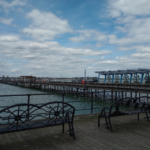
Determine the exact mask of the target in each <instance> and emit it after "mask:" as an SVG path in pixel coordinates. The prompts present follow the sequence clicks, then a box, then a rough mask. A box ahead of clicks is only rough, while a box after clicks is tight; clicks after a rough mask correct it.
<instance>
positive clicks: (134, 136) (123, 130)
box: [0, 114, 150, 150]
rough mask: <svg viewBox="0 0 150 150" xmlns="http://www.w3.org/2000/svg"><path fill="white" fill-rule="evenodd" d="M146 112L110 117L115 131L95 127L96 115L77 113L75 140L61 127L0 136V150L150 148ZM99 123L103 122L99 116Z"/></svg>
mask: <svg viewBox="0 0 150 150" xmlns="http://www.w3.org/2000/svg"><path fill="white" fill-rule="evenodd" d="M144 116H145V114H140V121H137V115H128V116H121V117H114V118H111V120H112V126H113V130H114V132H113V133H111V132H110V130H107V129H106V128H105V126H104V125H101V127H100V128H98V126H97V120H98V119H97V117H98V114H93V115H91V114H90V115H83V116H76V117H75V120H74V129H75V136H76V140H73V138H72V137H70V136H69V134H68V131H66V130H67V129H68V125H67V124H66V125H65V133H62V126H54V127H47V128H40V129H34V130H28V131H21V132H14V133H8V134H1V135H0V150H150V140H149V139H150V123H148V122H146V120H145V119H143V118H144ZM101 124H104V118H102V121H101Z"/></svg>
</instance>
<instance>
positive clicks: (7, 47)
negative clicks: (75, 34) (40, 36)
mask: <svg viewBox="0 0 150 150" xmlns="http://www.w3.org/2000/svg"><path fill="white" fill-rule="evenodd" d="M0 47H1V49H0V53H1V56H2V55H3V59H4V60H5V61H6V62H7V60H9V61H11V63H12V65H11V66H8V67H6V66H5V67H3V68H4V70H3V71H2V72H1V75H3V74H4V73H7V74H8V72H9V75H10V76H12V75H18V76H19V75H31V74H34V75H36V76H53V77H54V76H57V77H58V75H60V74H63V75H64V76H65V77H67V76H70V77H72V76H83V75H82V72H81V70H83V68H86V67H90V66H92V64H93V63H94V62H95V61H99V60H101V58H102V56H105V55H107V54H110V53H111V51H108V50H99V51H98V50H97V51H95V50H91V49H79V48H71V47H70V48H66V47H63V46H61V45H60V44H59V43H58V42H55V41H51V42H44V41H43V42H35V41H24V40H21V39H19V37H18V36H15V35H3V36H2V35H1V36H0ZM95 56H96V57H95ZM3 64H4V63H3ZM10 70H11V72H10ZM43 72H44V73H43ZM92 74H94V71H93V72H92Z"/></svg>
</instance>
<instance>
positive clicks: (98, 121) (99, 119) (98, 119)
mask: <svg viewBox="0 0 150 150" xmlns="http://www.w3.org/2000/svg"><path fill="white" fill-rule="evenodd" d="M98 127H100V117H98Z"/></svg>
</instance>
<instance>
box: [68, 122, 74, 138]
mask: <svg viewBox="0 0 150 150" xmlns="http://www.w3.org/2000/svg"><path fill="white" fill-rule="evenodd" d="M68 124H69V131H70V134H69V135H70V136H73V139H74V140H75V134H74V128H73V123H72V122H69V123H68Z"/></svg>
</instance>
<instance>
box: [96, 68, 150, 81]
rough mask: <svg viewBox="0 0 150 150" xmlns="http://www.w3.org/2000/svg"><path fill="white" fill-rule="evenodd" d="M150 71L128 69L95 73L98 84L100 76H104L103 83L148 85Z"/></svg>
mask: <svg viewBox="0 0 150 150" xmlns="http://www.w3.org/2000/svg"><path fill="white" fill-rule="evenodd" d="M149 72H150V69H137V70H136V69H128V70H117V71H95V73H98V82H99V79H100V76H101V75H104V76H105V77H104V83H129V84H131V83H139V84H142V83H143V81H144V83H149V82H150V81H149Z"/></svg>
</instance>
